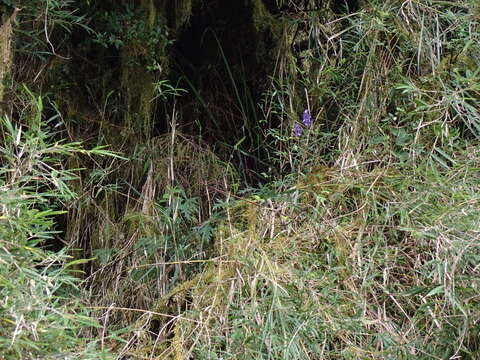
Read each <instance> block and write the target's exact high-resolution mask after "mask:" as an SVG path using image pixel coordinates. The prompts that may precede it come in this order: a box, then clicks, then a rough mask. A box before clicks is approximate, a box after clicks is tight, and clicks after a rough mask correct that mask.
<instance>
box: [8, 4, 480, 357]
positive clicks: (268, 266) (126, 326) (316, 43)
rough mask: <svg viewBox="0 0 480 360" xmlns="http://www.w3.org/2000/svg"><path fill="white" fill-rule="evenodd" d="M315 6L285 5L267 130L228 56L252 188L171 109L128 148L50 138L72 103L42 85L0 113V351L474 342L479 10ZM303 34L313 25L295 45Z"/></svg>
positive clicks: (214, 350)
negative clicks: (19, 112)
mask: <svg viewBox="0 0 480 360" xmlns="http://www.w3.org/2000/svg"><path fill="white" fill-rule="evenodd" d="M282 3H283V4H284V5H285V4H288V3H289V2H287V1H284V2H282ZM320 5H321V4H320ZM320 5H319V9H316V8H315V9H310V10H311V11H310V10H308V9H303V8H296V11H295V12H294V14H287V13H285V14H283V16H285V18H284V20H285V31H286V33H285V34H286V36H285V39H286V42H285V44H283V45H282V46H280V52H279V55H278V61H277V67H276V71H275V74H273V78H272V83H271V84H270V88H269V89H268V90H267V91H266V92H265V94H264V97H263V102H262V109H263V118H262V119H258V122H259V124H255V123H254V121H252V119H250V118H249V116H250V115H249V113H250V112H253V113H256V112H255V111H254V108H255V106H256V105H255V104H254V105H251V99H250V98H249V97H248V96H247V95H244V94H243V92H242V91H240V88H242V86H241V84H240V83H236V81H237V80H236V79H234V78H233V75H232V71H231V69H230V68H229V64H228V61H227V59H226V58H225V57H224V56H223V57H222V60H223V63H222V64H223V65H224V66H225V68H226V73H227V74H228V75H229V78H227V79H225V81H226V82H227V83H229V84H230V83H231V84H232V89H233V90H234V91H233V92H234V93H233V94H224V95H225V96H227V97H228V96H230V100H231V103H236V104H237V105H236V106H237V107H238V109H236V110H235V111H239V112H240V113H241V114H242V125H243V126H244V127H247V128H245V129H244V130H245V134H246V135H245V136H246V137H249V138H250V140H251V143H252V144H253V143H255V144H257V143H258V144H262V146H264V148H262V152H265V153H266V156H265V158H264V159H263V160H262V161H264V163H265V164H264V165H268V167H270V170H271V174H268V175H269V176H270V177H265V179H268V180H269V181H268V182H267V183H265V184H262V185H258V186H257V187H255V188H254V187H248V186H246V184H242V183H241V180H239V179H241V178H242V176H241V174H240V175H239V174H238V173H236V172H235V171H234V170H232V165H231V164H226V163H224V162H222V161H221V160H220V159H221V158H223V159H225V156H224V155H225V154H215V153H214V151H215V149H218V147H215V146H214V145H212V144H206V143H204V142H202V139H198V138H196V137H192V136H187V135H184V134H181V133H180V132H179V131H178V128H177V123H176V122H177V120H180V119H181V109H177V108H175V107H174V108H173V109H172V111H171V114H170V118H169V120H170V124H169V125H170V130H171V132H169V133H168V134H165V135H162V136H158V137H156V138H152V139H148V141H146V142H145V143H135V144H134V145H132V147H128V146H129V144H131V142H130V141H128V142H125V143H124V144H121V145H120V146H118V148H117V149H118V150H121V151H123V152H124V153H125V154H126V155H125V156H126V157H128V160H127V159H126V158H121V157H119V156H118V155H117V156H116V157H112V156H114V155H115V154H112V153H108V152H106V151H105V150H103V148H96V149H94V151H93V152H86V151H85V150H83V149H82V148H81V147H80V145H79V144H78V143H74V144H67V143H64V142H61V141H60V142H59V141H56V140H54V139H57V138H58V137H59V136H61V134H60V133H57V134H52V132H51V129H52V128H53V127H54V126H57V127H59V126H63V125H62V123H61V121H60V119H61V118H60V117H54V118H52V119H51V120H50V121H49V122H47V123H45V122H44V117H45V114H43V115H42V113H44V112H43V105H42V101H41V100H40V99H35V98H33V99H32V96H31V94H30V100H29V102H26V103H24V106H25V108H26V109H28V110H29V111H25V114H28V115H26V117H25V118H24V119H21V121H17V122H12V121H9V120H8V118H6V117H5V118H4V120H3V124H2V130H1V135H2V140H3V141H2V143H4V145H2V147H1V148H0V150H1V154H0V161H1V165H2V168H1V169H2V170H0V188H1V189H2V190H3V191H2V192H1V193H0V199H1V203H0V204H1V208H0V209H1V213H0V239H1V240H0V263H1V265H2V266H0V299H4V300H0V304H2V307H1V310H0V321H1V322H2V324H1V326H0V353H1V354H2V356H5V357H6V358H7V359H9V358H11V359H14V358H19V357H21V358H31V359H34V358H55V357H57V358H58V357H62V356H63V357H65V358H92V359H93V358H99V357H101V356H104V357H105V358H108V355H107V351H109V353H110V354H115V355H110V356H111V357H113V358H118V359H121V358H124V357H127V356H130V357H132V358H138V359H152V358H159V359H175V360H181V359H182V360H183V359H212V360H213V359H217V360H218V359H224V360H225V359H232V360H233V359H245V360H246V359H266V360H267V359H272V360H273V359H282V360H293V359H298V360H300V359H302V360H304V359H312V360H314V359H326V360H329V359H332V360H333V359H352V360H353V359H372V360H383V359H392V360H394V359H395V360H396V359H400V360H401V359H425V360H426V359H477V358H480V336H479V333H480V331H479V330H480V325H479V324H480V304H479V302H480V296H479V286H480V281H479V279H480V276H479V275H480V274H479V271H480V265H479V264H480V245H479V244H480V243H479V241H478V240H479V236H480V231H479V229H480V224H479V222H480V220H479V219H480V216H479V215H480V206H479V202H480V167H479V166H478V164H479V163H480V151H479V150H478V148H479V139H480V134H479V131H480V123H479V119H480V114H479V111H480V108H479V105H478V104H479V100H480V99H479V98H480V87H479V86H480V85H479V83H480V78H479V74H480V70H479V69H480V45H479V44H480V41H479V40H480V39H479V37H480V36H479V34H480V26H479V25H480V17H479V10H480V8H479V5H478V4H476V2H473V1H467V0H465V1H457V2H447V1H434V0H421V1H415V2H413V1H404V2H399V1H394V0H390V1H374V0H371V1H365V2H363V3H362V6H361V7H360V9H359V10H358V12H356V13H353V14H349V15H345V16H343V18H339V17H338V16H337V17H335V16H334V15H333V14H332V13H331V12H329V10H328V8H326V7H324V6H323V7H322V6H320ZM312 34H314V35H312ZM292 39H294V40H293V41H303V40H306V39H309V41H311V46H310V48H309V49H306V50H304V51H302V52H301V53H300V54H297V56H299V58H298V59H295V58H293V55H292V54H291V53H290V52H289V51H290V50H288V49H289V46H290V45H291V41H292ZM167 84H168V83H167ZM167 90H168V91H170V90H172V89H170V90H169V89H167ZM174 90H175V92H176V91H177V90H178V89H174ZM168 91H167V95H169V96H170V95H175V96H176V94H171V93H169V92H168ZM160 95H162V94H160ZM164 95H165V94H164ZM213 95H215V94H213ZM165 96H166V95H165ZM242 96H245V98H242ZM213 97H214V96H213ZM159 99H161V97H159ZM157 100H158V99H157ZM197 100H198V101H199V104H198V107H199V108H202V107H204V106H206V104H205V103H204V100H203V99H202V97H201V94H198V98H197ZM202 102H203V103H202ZM229 103H230V102H229ZM32 106H33V107H32ZM165 107H166V108H168V106H167V105H165ZM101 108H102V111H103V113H104V114H109V113H112V114H113V113H114V112H115V109H110V108H109V105H108V104H107V103H106V104H105V105H104V107H101ZM306 108H308V109H309V110H310V111H311V113H312V116H313V118H314V122H313V126H312V127H311V128H308V129H307V128H304V132H303V134H302V136H300V137H297V136H294V134H293V131H292V129H293V126H294V123H295V122H297V123H299V119H300V115H301V114H302V112H303V111H304V109H306ZM203 110H204V111H207V113H206V116H209V117H211V118H212V117H214V115H215V114H217V113H220V112H221V113H223V112H228V109H220V110H218V111H217V110H215V112H213V111H212V112H210V113H208V110H205V109H203ZM102 121H105V120H102ZM217 121H219V119H217V118H214V119H213V120H212V124H213V125H219V127H221V126H220V125H221V123H217ZM260 122H261V124H260ZM20 123H22V124H23V125H22V126H20V125H19V124H20ZM56 123H59V124H57V125H55V124H56ZM105 124H106V123H105ZM268 124H277V125H278V126H276V127H274V128H272V127H269V126H267V125H268ZM64 125H65V124H64ZM261 129H262V130H261ZM260 130H261V131H264V133H261V134H259V133H258V132H259V131H260ZM100 137H101V135H99V139H100ZM257 137H258V138H257ZM259 139H260V140H259ZM99 142H100V140H99ZM227 145H229V146H231V147H232V148H233V149H234V150H238V149H237V147H238V148H240V147H241V146H240V145H241V143H236V144H227ZM250 150H252V151H253V150H255V151H256V150H257V149H250ZM259 153H260V152H259ZM73 155H75V156H73ZM85 155H88V156H85ZM100 155H112V156H109V157H101V156H100ZM71 168H83V169H82V170H81V171H80V172H78V171H74V170H70V169H71ZM272 174H275V175H272ZM63 209H67V210H68V211H69V213H68V215H67V216H66V218H67V224H68V225H67V226H66V229H65V233H64V237H65V239H64V240H66V241H67V243H68V246H67V247H66V248H65V249H64V250H62V251H60V252H53V251H50V250H48V249H46V248H45V247H44V244H45V241H47V242H48V240H49V239H51V238H52V237H53V236H61V235H59V234H55V232H54V231H55V221H56V220H57V219H58V217H55V216H56V215H58V212H57V211H62V210H63ZM75 249H78V250H76V251H77V253H79V254H80V255H78V256H77V257H76V258H75V259H77V260H74V259H73V258H70V257H69V255H71V254H73V253H75ZM84 258H93V260H91V261H88V262H86V263H84V261H83V260H81V259H84ZM79 267H81V268H82V269H83V270H85V271H86V279H84V280H85V281H80V279H79V277H80V276H79V274H78V273H75V272H73V271H72V270H73V269H78V268H79ZM4 354H5V355H4Z"/></svg>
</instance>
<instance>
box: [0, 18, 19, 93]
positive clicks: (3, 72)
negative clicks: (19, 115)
mask: <svg viewBox="0 0 480 360" xmlns="http://www.w3.org/2000/svg"><path fill="white" fill-rule="evenodd" d="M16 15H17V10H15V11H14V12H13V13H12V15H10V16H9V17H8V18H6V19H4V16H2V19H1V20H2V25H1V26H0V102H1V101H3V96H4V93H5V85H4V83H5V81H6V80H7V78H8V76H9V74H10V70H11V67H12V35H13V28H12V23H13V22H14V21H15V17H16Z"/></svg>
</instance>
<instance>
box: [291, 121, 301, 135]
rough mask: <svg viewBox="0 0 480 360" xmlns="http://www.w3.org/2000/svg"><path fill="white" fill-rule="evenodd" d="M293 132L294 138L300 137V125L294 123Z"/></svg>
mask: <svg viewBox="0 0 480 360" xmlns="http://www.w3.org/2000/svg"><path fill="white" fill-rule="evenodd" d="M293 132H294V134H295V136H302V133H303V129H302V127H301V126H300V125H298V124H297V123H295V125H293Z"/></svg>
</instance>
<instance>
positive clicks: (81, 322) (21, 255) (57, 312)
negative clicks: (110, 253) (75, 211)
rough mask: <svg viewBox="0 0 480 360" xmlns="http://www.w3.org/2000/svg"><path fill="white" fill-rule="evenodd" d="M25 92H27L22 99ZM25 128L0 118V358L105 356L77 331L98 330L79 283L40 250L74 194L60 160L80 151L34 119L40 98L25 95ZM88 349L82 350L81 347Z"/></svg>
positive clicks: (65, 261)
mask: <svg viewBox="0 0 480 360" xmlns="http://www.w3.org/2000/svg"><path fill="white" fill-rule="evenodd" d="M30 95H31V94H30ZM30 100H31V103H32V106H31V107H30V108H29V109H25V111H26V114H29V115H27V116H28V118H27V119H23V120H25V121H27V122H28V125H19V123H18V122H12V121H11V120H9V119H8V118H7V117H4V118H3V119H2V122H1V138H2V146H1V147H0V163H1V165H2V166H1V168H0V189H1V193H0V204H1V205H0V239H1V240H0V244H1V246H0V264H1V266H0V299H1V300H0V304H1V310H0V322H1V326H0V353H1V354H2V356H3V358H5V359H19V358H22V359H37V358H42V359H50V358H52V359H53V358H58V357H59V356H61V357H63V358H73V357H75V358H85V359H88V358H105V359H106V358H107V354H106V353H103V352H99V351H97V350H95V348H96V345H95V342H91V344H88V340H87V339H81V338H79V337H78V334H79V333H80V332H81V330H82V329H83V328H89V327H98V326H99V324H98V323H97V322H96V321H95V320H94V319H93V318H91V317H90V316H89V311H88V310H87V309H86V308H85V307H84V306H83V305H82V304H81V299H80V296H79V295H80V293H79V285H80V282H79V279H78V278H77V277H75V274H74V272H73V271H72V268H74V266H75V265H76V264H78V263H80V262H81V261H79V260H77V261H72V259H71V257H70V256H68V255H67V251H66V249H64V250H62V251H60V252H53V251H51V250H49V249H48V247H46V245H47V244H48V242H49V241H52V239H53V238H54V236H55V234H56V231H55V217H56V216H58V215H59V214H62V213H63V212H64V211H62V210H60V206H59V205H61V204H62V203H65V202H68V201H71V200H72V199H73V198H74V197H75V196H76V195H75V194H74V193H73V192H72V191H71V189H70V188H69V186H68V182H69V181H71V180H73V179H76V178H77V175H76V174H75V173H74V172H73V171H71V170H68V169H65V168H64V167H63V166H62V165H61V162H62V159H64V158H65V157H66V156H71V155H72V154H74V153H76V152H80V153H86V154H94V153H95V151H92V152H88V151H85V150H84V149H83V148H82V147H81V146H80V144H78V143H64V142H58V141H55V140H54V138H53V135H52V132H51V130H50V126H51V125H52V123H53V122H54V121H55V120H56V117H53V118H51V119H49V120H47V121H43V119H42V111H43V103H42V99H41V98H35V97H33V95H32V96H31V97H30ZM87 345H88V346H87Z"/></svg>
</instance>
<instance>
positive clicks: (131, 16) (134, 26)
mask: <svg viewBox="0 0 480 360" xmlns="http://www.w3.org/2000/svg"><path fill="white" fill-rule="evenodd" d="M144 12H145V11H144V10H139V9H135V8H133V7H131V6H127V7H126V8H125V10H124V11H122V12H120V11H115V12H107V13H105V14H104V15H103V18H101V19H100V20H99V21H100V23H101V24H102V30H98V32H97V34H96V35H97V39H96V40H95V41H96V42H98V43H99V44H101V45H102V46H105V47H108V46H113V47H115V48H116V49H117V50H118V49H120V48H123V47H125V46H128V50H129V51H133V53H132V55H135V56H132V57H131V61H135V60H136V59H135V57H138V56H140V57H141V59H142V60H143V61H144V64H137V65H138V66H142V65H147V66H149V67H151V68H152V70H154V67H155V65H156V64H158V61H159V59H158V58H159V56H160V55H163V53H164V49H165V47H166V46H168V45H170V44H171V43H172V42H171V40H170V39H169V36H168V28H167V27H166V26H165V24H163V23H162V22H161V19H160V18H158V19H155V24H151V23H150V19H149V16H147V15H146V14H145V13H144Z"/></svg>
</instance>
